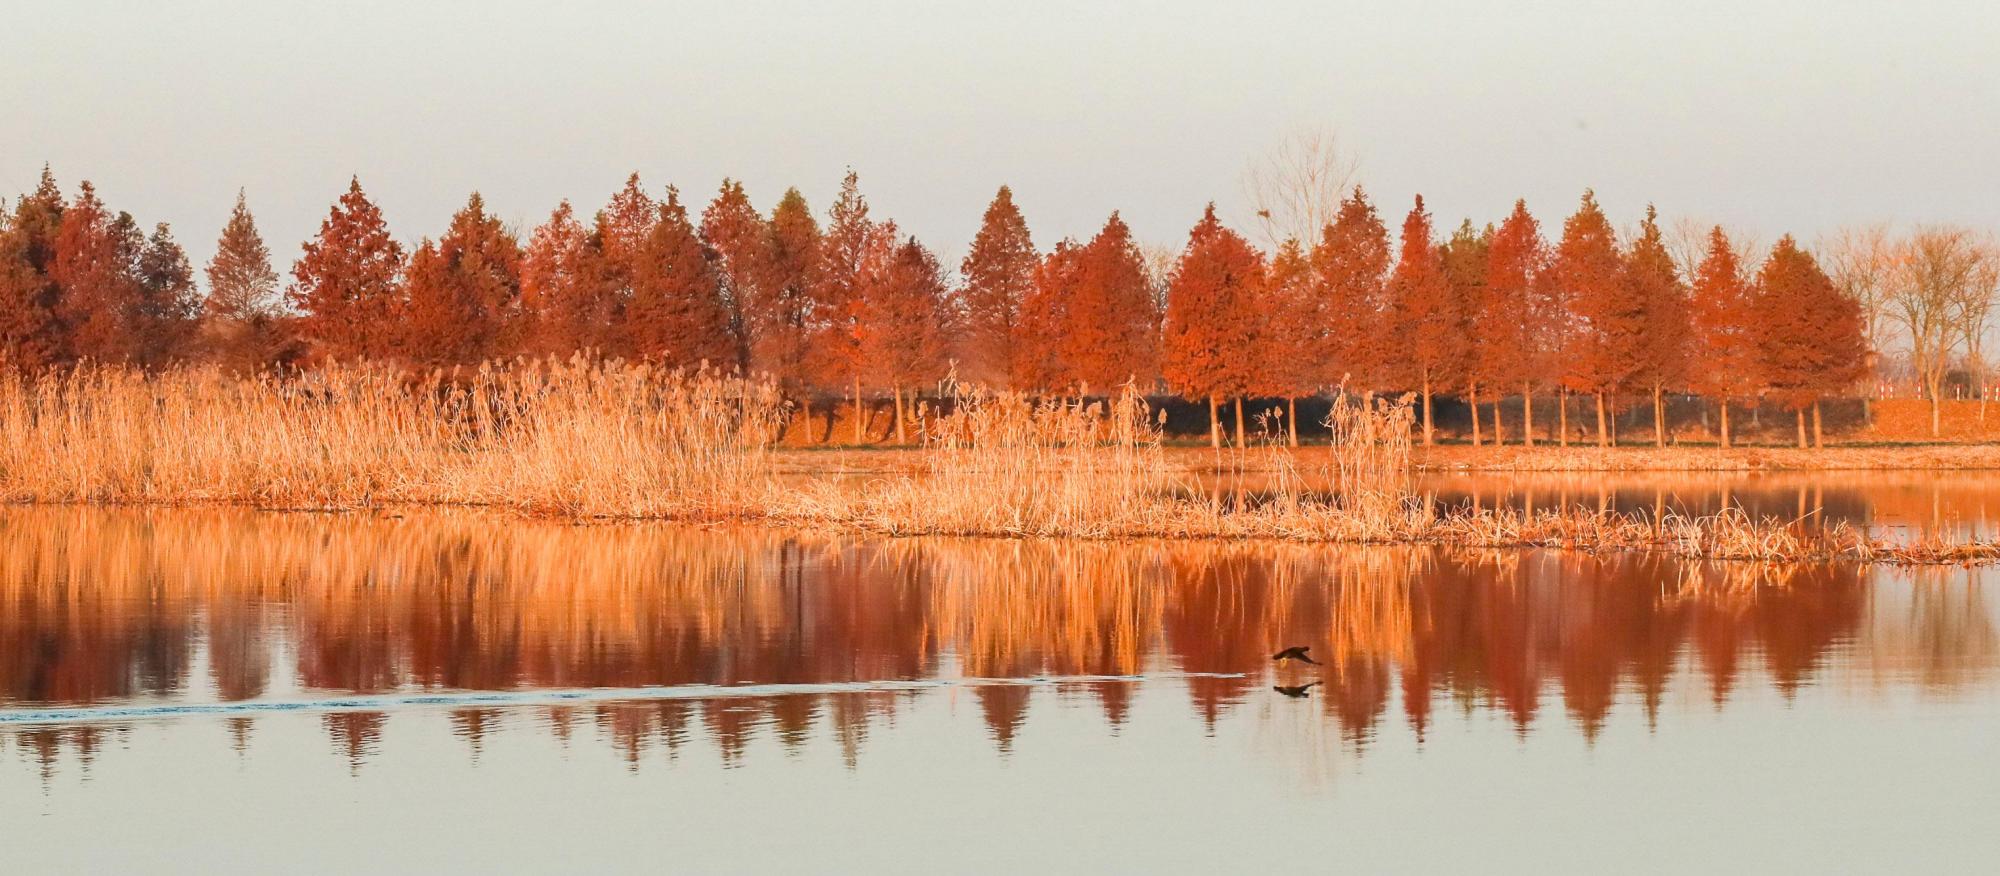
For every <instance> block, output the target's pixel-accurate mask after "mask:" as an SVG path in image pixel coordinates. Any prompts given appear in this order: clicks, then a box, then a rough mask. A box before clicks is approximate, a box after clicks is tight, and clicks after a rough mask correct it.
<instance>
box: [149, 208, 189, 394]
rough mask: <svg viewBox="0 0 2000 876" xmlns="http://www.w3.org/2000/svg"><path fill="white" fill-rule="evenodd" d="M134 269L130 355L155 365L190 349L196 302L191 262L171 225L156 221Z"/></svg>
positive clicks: (162, 363)
mask: <svg viewBox="0 0 2000 876" xmlns="http://www.w3.org/2000/svg"><path fill="white" fill-rule="evenodd" d="M135 271H136V274H137V279H138V292H139V299H138V301H137V302H136V312H135V313H134V320H133V328H134V332H135V335H136V337H135V342H136V347H135V349H134V358H135V359H136V361H138V362H140V363H142V364H144V365H145V366H146V367H148V368H158V367H160V366H162V365H165V364H167V363H168V362H170V361H172V360H173V359H175V358H178V357H180V356H183V355H186V354H187V353H189V352H190V351H191V349H192V342H193V339H194V326H195V315H196V313H197V312H199V310H200V308H201V298H200V296H199V295H198V294H197V293H196V290H195V285H194V266H193V265H191V264H189V262H188V257H187V251H186V250H183V249H181V245H180V244H179V243H178V242H176V241H175V240H174V234H173V229H172V228H171V227H169V226H168V225H167V223H165V222H161V223H159V224H158V225H155V226H153V234H152V236H150V237H148V238H146V243H145V248H144V249H143V250H142V251H141V252H140V254H139V258H138V262H137V264H136V265H135Z"/></svg>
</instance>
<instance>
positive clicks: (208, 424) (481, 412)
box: [0, 359, 2000, 563]
mask: <svg viewBox="0 0 2000 876" xmlns="http://www.w3.org/2000/svg"><path fill="white" fill-rule="evenodd" d="M948 401H949V404H948V405H947V406H946V407H945V408H944V412H943V413H933V412H930V411H925V412H923V413H920V414H919V417H918V423H917V432H918V434H919V436H920V439H919V441H920V446H919V447H918V448H916V449H914V450H913V451H911V454H910V455H911V457H912V460H913V461H912V463H911V467H912V470H910V471H906V472H902V473H892V474H885V475H882V476H879V477H876V478H874V479H872V480H866V481H861V482H858V483H857V482H855V481H853V480H851V479H835V478H826V477H814V476H811V475H806V476H804V477H801V476H799V475H797V474H795V473H792V472H788V471H782V470H781V468H780V466H778V465H777V464H776V463H775V461H774V453H773V450H772V448H773V447H774V446H775V444H776V441H777V438H778V436H779V435H780V434H781V432H782V429H783V426H784V425H785V422H786V419H787V417H788V414H789V409H788V406H787V404H786V402H785V401H784V399H783V398H782V397H781V395H780V394H779V392H778V391H777V389H776V387H774V386H773V385H771V384H769V383H768V382H764V381H759V380H752V379H745V378H740V377H735V376H728V375H721V374H715V373H695V374H687V373H676V372H666V371H660V370H657V369H652V368H648V367H646V366H644V365H633V364H622V363H604V362H594V361H586V360H582V359H575V360H570V361H567V362H558V361H539V362H518V363H514V364H512V365H510V366H507V367H489V368H483V369H480V370H477V371H472V372H452V373H436V374H430V375H426V376H422V377H414V378H413V377H409V376H406V375H403V374H400V373H398V372H394V371H391V370H387V369H380V368H371V367H367V366H352V367H330V368H326V369H323V370H319V371H314V372H307V373H301V374H293V375H283V376H268V375H267V376H259V377H247V378H246V377H236V376H231V375H228V374H226V373H224V372H222V371H219V370H216V369H213V368H187V369H178V370H171V371H167V372H164V373H160V374H153V375H146V374H141V373H138V372H133V371H126V370H121V369H115V368H81V369H77V370H74V371H69V372H64V373H59V374H49V375H43V376H39V377H24V376H20V375H9V376H5V377H0V500H6V501H12V502H43V503H139V504H185V503H233V504H242V505H250V506H255V507H260V508H275V509H337V508H359V507H370V506H380V505H396V504H419V505H447V506H496V507H502V508H508V509H512V510H515V511H518V512H521V513H525V514H529V515H535V516H545V517H555V518H570V519H586V518H611V519H639V518H670V519H684V520H704V521H721V520H763V521H770V522H779V523H790V524H800V525H807V526H819V527H838V528H851V529H861V530H868V531H874V532H881V533H888V534H895V535H959V536H1009V537H1069V538H1094V539H1119V538H1139V537H1166V538H1199V539H1249V538H1256V539H1273V540H1285V541H1301V542H1308V541H1309V542H1348V543H1377V544H1440V545H1458V546H1467V547H1543V548H1561V549H1569V550H1581V551H1609V550H1638V551H1656V552H1664V553H1670V554H1675V555H1679V556H1684V557H1705V558H1718V559H1742V560H1761V561H1796V560H1833V559H1845V560H1859V561H1876V562H1899V563H1983V562H1992V561H2000V544H1996V543H1993V542H1987V541H1970V542H1964V541H1949V540H1945V539H1942V538H1937V537H1930V538H1926V539H1924V540H1922V541H1917V542H1909V543H1887V542H1882V541H1877V540H1874V539H1872V538H1870V537H1868V536H1867V535H1865V534H1863V533H1860V532H1857V531H1855V530H1853V529H1851V528H1848V527H1845V526H1838V525H1835V526H1825V525H1821V524H1819V523H1817V522H1808V521H1806V520H1795V521H1783V520H1777V519H1752V518H1751V517H1749V516H1748V515H1745V514H1744V513H1743V512H1741V511H1740V510H1736V509H1725V510H1724V511H1722V512H1720V513H1717V514H1713V515H1707V516H1684V515H1678V514H1674V513H1659V514H1655V515H1646V514H1626V513H1615V512H1610V511H1605V510H1596V511H1592V510H1587V509H1583V508H1577V507H1561V508H1553V509H1543V510H1540V511H1537V512H1523V511H1514V510H1507V509H1495V510H1488V509H1447V508H1443V507H1440V506H1439V505H1438V504H1437V503H1436V502H1434V501H1433V500H1432V499H1431V498H1430V497H1429V496H1428V495H1425V494H1422V493H1418V492H1416V491H1414V490H1413V489H1412V487H1411V486H1410V483H1411V482H1410V472H1411V471H1412V468H1413V463H1412V447H1411V441H1410V435H1411V431H1412V423H1413V416H1412V412H1411V407H1410V405H1409V403H1408V401H1407V400H1396V401H1391V400H1385V399H1352V398H1343V399H1341V400H1339V401H1338V402H1337V403H1336V404H1335V405H1334V407H1333V409H1332V413H1331V414H1329V416H1328V420H1327V422H1326V425H1327V426H1328V427H1329V429H1330V431H1331V433H1332V434H1333V436H1334V438H1333V440H1332V441H1331V442H1330V444H1329V445H1328V446H1326V447H1323V448H1307V449H1302V450H1297V451H1293V450H1290V449H1286V448H1282V447H1271V448H1265V449H1264V452H1262V453H1259V454H1256V455H1255V457H1256V459H1257V460H1258V462H1257V464H1258V465H1262V466H1268V468H1267V469H1264V470H1268V471H1271V472H1272V476H1271V477H1269V478H1266V479H1265V483H1266V485H1265V486H1264V487H1262V488H1260V489H1258V490H1254V491H1235V492H1229V493H1224V492H1223V491H1220V490H1216V489H1212V488H1206V487H1204V486H1203V485H1202V484H1200V483H1197V482H1196V481H1195V480H1194V479H1193V476H1192V475H1191V474H1190V473H1189V472H1187V470H1186V469H1185V467H1183V466H1177V465H1173V464H1170V463H1169V462H1168V461H1167V460H1166V458H1165V457H1164V455H1163V453H1162V450H1161V430H1160V424H1159V422H1158V420H1157V419H1156V418H1155V416H1154V412H1153V411H1151V410H1150V409H1149V407H1148V406H1147V405H1146V403H1145V400H1144V399H1143V397H1141V396H1140V394H1139V393H1138V392H1137V391H1136V389H1135V388H1132V387H1126V388H1125V389H1124V390H1123V391H1122V392H1121V393H1119V394H1118V395H1117V396H1115V397H1113V398H1111V399H1108V400H1105V401H1101V402H1091V403H1083V402H1075V401H1050V400H1039V401H1038V400H1032V399H1028V398H1025V397H1021V396H1017V395H1009V394H993V393H987V392H984V391H981V390H977V389H967V388H959V389H955V390H953V393H952V397H951V398H950V399H949V400H948ZM1251 456H1252V455H1251V454H1244V453H1240V452H1229V453H1226V454H1225V453H1218V454H1217V456H1216V459H1215V462H1216V465H1217V467H1220V468H1225V469H1227V468H1229V467H1231V466H1235V467H1238V468H1241V467H1243V466H1244V465H1245V464H1246V463H1245V460H1246V459H1248V458H1250V457H1251ZM1310 484H1321V485H1325V486H1324V487H1323V488H1317V489H1316V488H1312V487H1309V486H1308V485H1310Z"/></svg>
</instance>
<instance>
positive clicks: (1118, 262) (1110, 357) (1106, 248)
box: [1061, 212, 1248, 392]
mask: <svg viewBox="0 0 2000 876" xmlns="http://www.w3.org/2000/svg"><path fill="white" fill-rule="evenodd" d="M1079 258H1080V261H1079V263H1078V267H1079V269H1080V270H1079V274H1078V276H1077V278H1076V279H1077V284H1076V288H1075V294H1074V296H1073V297H1072V298H1071V299H1070V300H1069V301H1068V302H1067V305H1066V307H1065V314H1064V317H1065V321H1064V323H1063V334H1062V347H1061V349H1062V359H1063V362H1064V364H1065V366H1066V368H1067V371H1068V372H1069V373H1068V375H1067V376H1068V378H1069V381H1070V382H1071V383H1072V384H1073V385H1074V386H1075V388H1077V389H1078V390H1079V391H1084V392H1088V391H1090V390H1091V389H1096V390H1098V391H1110V390H1112V389H1114V388H1115V387H1117V386H1119V385H1121V384H1123V383H1125V382H1126V381H1128V380H1130V381H1136V382H1137V383H1138V385H1139V386H1140V388H1141V390H1142V391H1143V390H1144V389H1145V388H1146V387H1150V386H1152V385H1153V381H1154V376H1155V375H1156V374H1157V373H1158V371H1159V342H1158V337H1159V335H1158V332H1159V325H1160V322H1159V316H1158V314H1157V313H1155V311H1154V309H1153V295H1152V287H1151V286H1150V285H1148V284H1147V282H1146V265H1145V261H1144V258H1143V257H1142V256H1141V255H1140V253H1139V245H1138V244H1137V243H1136V242H1134V241H1133V239H1132V229H1131V228H1130V227H1128V226H1127V225H1126V224H1125V220H1123V219H1121V218H1119V216H1118V214H1117V213H1115V212H1114V213H1112V214H1111V218H1109V219H1107V220H1105V223H1104V228H1103V229H1101V230H1099V231H1098V232H1097V236H1096V237H1093V238H1091V239H1090V242H1089V243H1087V244H1085V245H1084V247H1083V250H1082V252H1081V253H1080V255H1079ZM1243 352H1246V353H1247V352H1248V351H1247V350H1246V351H1243Z"/></svg>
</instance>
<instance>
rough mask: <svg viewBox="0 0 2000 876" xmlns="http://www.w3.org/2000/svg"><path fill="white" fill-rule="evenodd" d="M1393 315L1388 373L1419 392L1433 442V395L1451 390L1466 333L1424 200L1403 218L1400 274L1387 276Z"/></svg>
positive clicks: (1426, 431) (1428, 439) (1426, 430)
mask: <svg viewBox="0 0 2000 876" xmlns="http://www.w3.org/2000/svg"><path fill="white" fill-rule="evenodd" d="M1389 311H1390V319H1391V321H1392V323H1391V324H1392V325H1394V327H1395V336H1396V347H1395V349H1396V355H1395V356H1394V357H1393V358H1391V359H1389V360H1388V362H1387V363H1386V364H1387V365H1388V371H1389V373H1391V374H1393V375H1395V380H1396V384H1397V385H1399V386H1402V387H1406V388H1409V389H1414V390H1416V391H1417V393H1418V395H1419V397H1420V398H1421V399H1422V401H1423V416H1424V444H1425V445H1429V444H1431V443H1432V442H1433V441H1434V440H1435V437H1434V436H1435V433H1436V431H1437V430H1436V427H1435V425H1434V422H1433V420H1432V418H1431V393H1432V392H1433V391H1434V390H1436V389H1437V388H1439V387H1441V386H1449V385H1450V384H1451V381H1452V380H1453V378H1454V377H1455V376H1456V374H1457V368H1458V363H1459V355H1460V353H1461V352H1462V351H1463V350H1464V349H1465V329H1464V326H1463V325H1462V324H1461V323H1460V321H1459V314H1458V308H1457V306H1456V302H1455V301H1453V299H1452V289H1451V283H1450V282H1449V281H1448V280H1447V279H1446V278H1445V273H1444V263H1443V261H1442V260H1441V259H1440V258H1439V256H1438V249H1437V244H1436V242H1435V241H1434V240H1433V239H1432V236H1431V214H1430V213H1429V212H1428V211H1426V210H1425V209H1424V198H1423V196H1422V195H1418V196H1417V200H1416V205H1415V206H1413V207H1411V208H1410V213H1409V215H1408V216H1406V217H1405V218H1404V219H1403V234H1402V241H1401V249H1400V252H1399V253H1398V255H1397V258H1396V270H1395V272H1394V273H1392V274H1390V275H1389Z"/></svg>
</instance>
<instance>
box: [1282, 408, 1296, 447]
mask: <svg viewBox="0 0 2000 876" xmlns="http://www.w3.org/2000/svg"><path fill="white" fill-rule="evenodd" d="M1285 432H1286V436H1285V440H1286V444H1287V445H1288V446H1291V447H1297V446H1299V400H1298V399H1296V398H1292V397H1289V396H1288V397H1286V398H1285Z"/></svg>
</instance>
